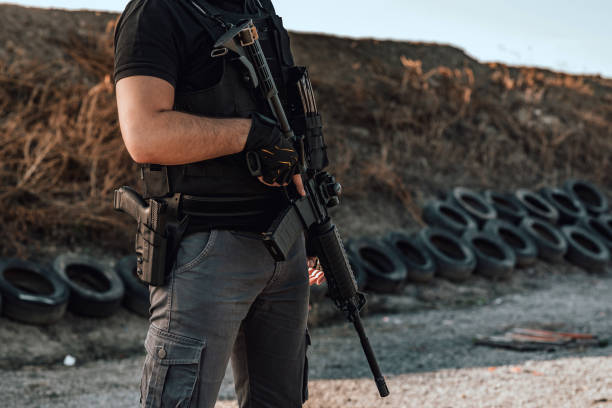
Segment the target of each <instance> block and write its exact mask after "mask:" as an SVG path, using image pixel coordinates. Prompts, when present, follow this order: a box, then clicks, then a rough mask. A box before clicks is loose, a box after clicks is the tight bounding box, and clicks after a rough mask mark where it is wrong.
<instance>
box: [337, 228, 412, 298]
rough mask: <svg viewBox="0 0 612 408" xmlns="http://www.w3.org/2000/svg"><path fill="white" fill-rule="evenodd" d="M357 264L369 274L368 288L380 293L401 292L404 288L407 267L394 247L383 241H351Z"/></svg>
mask: <svg viewBox="0 0 612 408" xmlns="http://www.w3.org/2000/svg"><path fill="white" fill-rule="evenodd" d="M349 246H350V251H351V252H352V253H353V254H354V255H355V259H356V261H357V264H359V265H360V266H361V267H363V269H364V271H365V272H366V274H367V285H366V289H369V290H371V291H373V292H378V293H399V292H401V291H402V289H403V288H404V283H405V280H406V267H405V266H404V264H403V263H402V261H401V260H400V258H399V257H398V256H397V255H396V254H395V252H394V251H393V249H391V248H390V247H389V246H388V245H386V244H384V243H383V242H382V241H380V240H377V239H373V238H361V239H357V240H355V241H352V242H350V243H349Z"/></svg>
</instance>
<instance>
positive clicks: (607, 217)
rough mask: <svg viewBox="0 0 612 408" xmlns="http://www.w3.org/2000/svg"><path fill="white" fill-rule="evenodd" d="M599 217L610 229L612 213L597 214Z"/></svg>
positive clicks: (611, 228) (611, 227)
mask: <svg viewBox="0 0 612 408" xmlns="http://www.w3.org/2000/svg"><path fill="white" fill-rule="evenodd" d="M599 219H600V220H601V222H603V223H604V224H605V226H606V227H608V229H609V230H610V231H612V214H602V215H600V216H599Z"/></svg>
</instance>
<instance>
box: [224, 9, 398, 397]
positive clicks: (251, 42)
mask: <svg viewBox="0 0 612 408" xmlns="http://www.w3.org/2000/svg"><path fill="white" fill-rule="evenodd" d="M258 39H259V35H258V33H257V28H256V27H255V25H254V24H253V22H252V21H247V22H245V23H244V24H241V25H239V26H235V27H233V28H230V29H229V30H228V31H227V32H226V33H225V34H224V35H223V36H222V37H221V38H220V39H219V40H218V41H217V42H216V44H215V48H214V50H213V53H212V55H213V56H223V55H226V54H227V53H228V52H230V51H232V52H234V53H235V54H236V55H237V58H238V59H239V60H240V61H241V62H242V64H243V65H244V66H245V67H246V69H247V71H248V72H249V74H250V79H251V82H252V84H253V86H254V87H255V88H259V89H260V90H261V92H262V94H263V96H264V98H265V99H266V100H267V101H268V103H269V104H270V108H271V110H272V112H273V113H274V115H275V116H276V119H277V121H278V123H279V124H280V127H281V129H282V131H283V133H284V135H285V137H286V138H288V139H290V140H292V141H293V142H294V144H295V146H296V148H297V151H298V153H299V157H300V160H299V163H300V167H301V169H300V172H301V174H302V178H303V181H304V188H305V190H306V196H305V197H302V198H297V199H294V200H293V205H292V206H290V207H289V208H288V209H287V210H286V211H285V212H284V213H283V214H281V215H280V216H279V217H278V218H277V219H276V221H275V222H274V223H273V225H272V226H271V227H270V229H269V230H268V232H267V233H266V234H265V236H264V243H265V244H266V246H267V247H268V249H269V251H270V253H271V254H272V255H273V256H274V258H276V259H277V260H283V259H285V256H286V254H287V252H288V250H289V248H290V246H291V245H292V244H293V243H294V242H295V239H296V237H297V236H299V234H302V233H303V232H304V229H306V230H307V236H308V245H309V249H310V251H311V253H312V254H313V255H316V256H317V257H318V258H319V261H320V262H321V265H322V266H323V273H324V274H325V278H326V280H327V285H328V287H329V296H330V297H331V299H332V300H333V301H334V302H335V304H336V306H337V307H338V308H339V309H340V310H341V311H343V312H345V313H346V315H347V318H348V320H349V321H350V322H351V323H353V325H354V326H355V329H356V331H357V334H358V335H359V340H360V341H361V346H362V348H363V351H364V353H365V355H366V358H367V360H368V364H369V365H370V369H371V370H372V374H373V375H374V380H375V382H376V386H377V387H378V392H379V393H380V396H381V397H386V396H387V395H389V390H388V388H387V384H386V383H385V379H384V377H383V375H382V373H381V371H380V368H379V366H378V362H377V361H376V357H375V355H374V351H373V350H372V347H371V346H370V342H369V340H368V338H367V336H366V334H365V330H364V327H363V324H362V322H361V317H360V316H359V311H360V310H361V308H362V307H363V306H364V305H365V303H366V300H365V297H364V295H363V294H362V293H360V292H358V289H357V284H356V282H355V277H354V275H353V272H352V270H351V267H350V264H349V261H348V258H347V255H346V252H345V250H344V246H343V245H342V239H341V238H340V234H339V233H338V229H337V228H336V226H335V225H334V224H333V222H332V220H331V218H330V216H329V213H328V208H330V207H333V206H336V205H338V204H339V203H340V201H339V194H340V192H341V186H340V184H338V183H336V181H335V179H334V177H333V176H332V175H330V174H329V173H327V172H325V171H322V169H320V168H313V167H312V166H309V160H308V159H309V158H308V157H306V156H307V155H306V148H305V141H304V135H298V136H296V135H295V134H294V132H293V130H292V129H291V126H290V124H289V121H288V119H287V115H286V113H285V110H284V109H283V105H282V103H281V100H280V98H279V95H278V89H277V87H276V84H275V83H274V79H273V77H272V74H271V72H270V67H269V66H268V62H267V60H266V57H265V55H264V53H263V51H262V49H261V45H260V43H259V40H258ZM298 88H299V92H300V96H301V99H302V103H303V106H304V111H305V114H306V116H307V121H308V120H309V119H310V120H311V122H312V119H313V118H314V117H319V116H318V112H317V108H316V102H315V99H314V93H313V92H312V86H311V85H310V80H309V79H308V77H307V75H305V76H304V77H302V78H301V79H300V80H299V81H298ZM315 125H316V123H315ZM319 128H320V123H319ZM307 142H308V141H307ZM247 164H248V166H249V170H250V171H251V173H252V174H253V175H254V176H259V175H261V173H260V170H261V167H260V163H259V158H258V156H257V155H256V153H253V152H251V153H249V154H247Z"/></svg>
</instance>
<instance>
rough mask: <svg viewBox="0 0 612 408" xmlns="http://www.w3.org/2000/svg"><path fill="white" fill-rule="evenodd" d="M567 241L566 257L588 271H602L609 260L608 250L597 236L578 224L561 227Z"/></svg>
mask: <svg viewBox="0 0 612 408" xmlns="http://www.w3.org/2000/svg"><path fill="white" fill-rule="evenodd" d="M561 232H562V233H563V235H564V236H565V239H566V240H567V243H568V249H567V254H566V256H565V257H566V259H567V260H568V261H569V262H571V263H573V264H574V265H577V266H580V267H582V268H584V269H586V270H588V271H594V272H602V271H605V269H606V266H607V265H608V263H609V262H610V250H609V249H608V247H606V245H604V244H603V243H602V242H601V241H600V240H599V238H598V237H597V236H596V235H595V234H593V233H592V232H590V231H589V230H587V229H586V228H583V227H581V226H579V225H566V226H564V227H562V228H561Z"/></svg>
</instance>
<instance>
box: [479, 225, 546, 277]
mask: <svg viewBox="0 0 612 408" xmlns="http://www.w3.org/2000/svg"><path fill="white" fill-rule="evenodd" d="M483 231H487V232H490V233H491V234H494V235H496V236H497V237H498V238H499V239H501V240H502V241H504V243H505V244H506V245H508V246H509V247H510V248H512V251H513V252H514V256H515V257H516V266H517V267H527V266H531V265H533V264H534V263H535V262H536V260H537V258H538V247H537V246H536V244H535V243H534V242H533V240H532V239H531V238H530V237H529V236H528V235H527V234H526V233H525V231H523V230H522V229H520V228H519V227H517V226H516V225H514V224H512V223H510V222H508V221H504V220H491V221H489V222H487V223H486V224H485V225H484V227H483Z"/></svg>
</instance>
